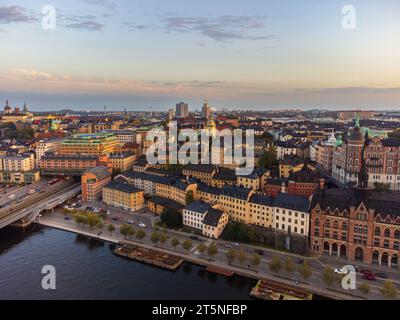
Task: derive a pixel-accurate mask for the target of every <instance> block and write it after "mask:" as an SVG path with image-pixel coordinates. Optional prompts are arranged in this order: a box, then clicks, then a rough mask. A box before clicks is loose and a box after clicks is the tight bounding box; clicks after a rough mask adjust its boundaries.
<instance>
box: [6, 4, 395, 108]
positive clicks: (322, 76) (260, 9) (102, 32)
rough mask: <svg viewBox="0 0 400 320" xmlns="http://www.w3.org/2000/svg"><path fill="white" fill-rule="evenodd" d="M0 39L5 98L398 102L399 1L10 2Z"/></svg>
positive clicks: (82, 102)
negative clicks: (347, 9)
mask: <svg viewBox="0 0 400 320" xmlns="http://www.w3.org/2000/svg"><path fill="white" fill-rule="evenodd" d="M46 4H49V5H53V6H54V7H55V8H56V12H57V16H56V17H57V24H56V30H43V29H42V24H41V19H42V17H43V15H42V14H41V9H42V6H44V5H46ZM348 4H350V5H353V6H354V7H355V9H356V18H357V20H356V29H355V30H345V29H343V28H342V18H343V16H344V15H343V14H342V7H343V6H344V5H348ZM0 43H1V46H0V106H2V105H4V103H5V100H6V99H8V100H10V104H11V105H13V106H15V105H22V104H23V102H24V101H26V102H27V103H28V105H30V106H31V108H32V109H33V110H56V109H62V108H73V109H76V110H84V109H94V108H99V109H100V108H102V106H104V105H107V106H108V108H109V109H110V110H111V109H119V110H121V109H123V108H126V109H127V110H148V109H149V106H152V107H153V110H166V109H167V108H169V107H171V106H173V105H174V104H175V103H176V101H178V100H183V101H187V102H189V105H190V108H191V109H192V110H193V109H196V108H200V106H201V104H202V101H203V100H204V99H208V100H209V101H210V104H212V105H213V106H216V107H217V108H224V107H225V108H230V109H237V108H252V109H255V110H267V109H271V108H307V109H309V108H327V109H329V108H330V109H348V108H365V109H368V108H369V109H375V110H376V109H398V110H400V1H398V0H346V1H338V0H328V1H321V0H304V1H299V0H229V1H228V0H203V1H192V0H169V1H166V0H140V1H139V0H119V1H118V0H69V1H65V0H47V1H36V0H23V1H18V0H14V1H9V0H1V1H0Z"/></svg>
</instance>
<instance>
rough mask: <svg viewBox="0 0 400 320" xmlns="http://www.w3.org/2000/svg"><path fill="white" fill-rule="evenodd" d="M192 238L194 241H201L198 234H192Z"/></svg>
mask: <svg viewBox="0 0 400 320" xmlns="http://www.w3.org/2000/svg"><path fill="white" fill-rule="evenodd" d="M190 239H192V240H194V241H200V239H199V237H197V236H190Z"/></svg>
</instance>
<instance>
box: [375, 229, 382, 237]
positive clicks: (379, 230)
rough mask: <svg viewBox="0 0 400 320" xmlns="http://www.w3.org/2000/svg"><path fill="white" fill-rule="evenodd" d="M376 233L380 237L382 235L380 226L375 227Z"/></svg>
mask: <svg viewBox="0 0 400 320" xmlns="http://www.w3.org/2000/svg"><path fill="white" fill-rule="evenodd" d="M375 235H376V236H378V237H380V236H381V228H379V227H376V228H375Z"/></svg>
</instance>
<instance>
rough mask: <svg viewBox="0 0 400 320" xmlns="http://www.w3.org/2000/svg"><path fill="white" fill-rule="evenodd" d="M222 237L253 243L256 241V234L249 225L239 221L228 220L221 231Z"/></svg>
mask: <svg viewBox="0 0 400 320" xmlns="http://www.w3.org/2000/svg"><path fill="white" fill-rule="evenodd" d="M222 238H223V239H224V240H228V241H238V242H247V243H253V242H257V239H258V237H257V234H256V232H255V231H254V229H252V228H251V227H250V226H248V225H246V224H244V223H241V222H229V223H228V224H227V226H226V227H225V230H224V232H223V233H222Z"/></svg>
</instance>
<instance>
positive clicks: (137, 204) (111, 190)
mask: <svg viewBox="0 0 400 320" xmlns="http://www.w3.org/2000/svg"><path fill="white" fill-rule="evenodd" d="M103 202H104V203H105V204H108V205H111V206H114V207H119V208H123V209H125V210H129V211H138V210H140V209H142V208H143V207H144V191H143V190H141V189H138V188H136V187H135V186H133V185H130V184H129V183H127V182H124V181H122V180H114V181H112V182H110V183H109V184H107V185H106V186H105V187H104V188H103Z"/></svg>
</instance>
